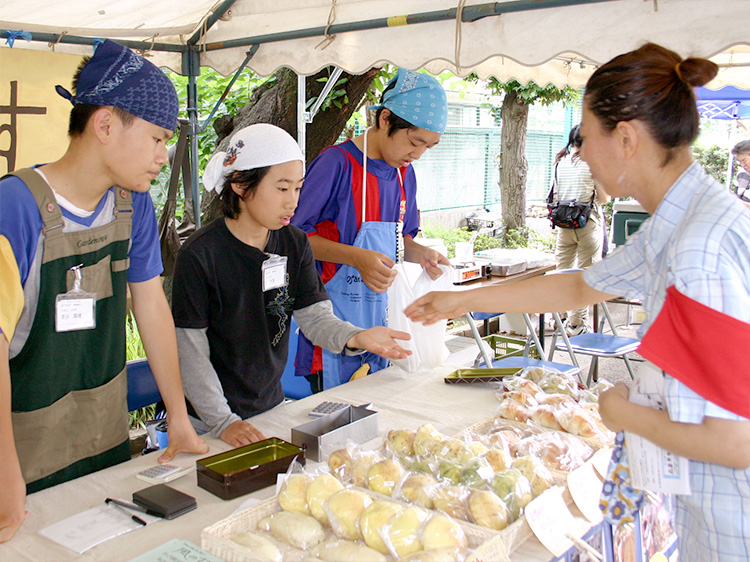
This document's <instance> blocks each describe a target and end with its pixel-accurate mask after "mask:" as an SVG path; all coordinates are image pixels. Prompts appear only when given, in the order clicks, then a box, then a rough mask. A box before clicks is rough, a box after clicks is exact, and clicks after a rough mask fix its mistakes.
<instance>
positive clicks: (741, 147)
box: [732, 140, 750, 156]
mask: <svg viewBox="0 0 750 562" xmlns="http://www.w3.org/2000/svg"><path fill="white" fill-rule="evenodd" d="M732 154H734V155H735V156H737V155H738V154H750V140H743V141H740V142H738V143H737V144H735V145H734V147H733V148H732Z"/></svg>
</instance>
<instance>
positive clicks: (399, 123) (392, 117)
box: [375, 80, 417, 137]
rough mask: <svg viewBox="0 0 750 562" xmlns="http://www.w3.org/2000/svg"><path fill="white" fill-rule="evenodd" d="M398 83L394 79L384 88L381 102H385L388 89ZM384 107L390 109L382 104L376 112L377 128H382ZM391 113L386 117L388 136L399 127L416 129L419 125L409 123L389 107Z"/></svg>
mask: <svg viewBox="0 0 750 562" xmlns="http://www.w3.org/2000/svg"><path fill="white" fill-rule="evenodd" d="M395 85H396V81H395V80H393V81H392V82H391V83H390V84H388V86H387V87H386V89H385V90H383V94H382V95H381V96H380V103H381V104H382V103H383V99H384V98H385V93H386V92H387V91H388V90H392V89H393V87H394V86H395ZM384 109H388V108H387V107H383V106H382V105H381V106H380V107H379V108H378V111H377V113H375V128H376V129H379V128H380V114H381V113H383V110H384ZM388 112H389V115H388V117H387V118H386V119H387V120H388V136H389V137H392V136H393V133H395V132H396V131H398V130H399V129H416V128H417V127H416V126H415V125H412V124H411V123H409V122H408V121H407V120H406V119H402V118H401V117H399V116H398V115H396V114H394V113H393V111H391V110H390V109H388Z"/></svg>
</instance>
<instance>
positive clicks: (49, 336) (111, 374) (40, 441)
mask: <svg viewBox="0 0 750 562" xmlns="http://www.w3.org/2000/svg"><path fill="white" fill-rule="evenodd" d="M14 175H16V176H18V177H19V178H21V179H22V180H23V181H24V183H26V185H27V186H28V188H29V190H30V191H31V193H32V194H33V196H34V198H35V199H36V202H37V205H38V206H39V212H40V213H41V216H42V220H43V221H44V228H43V246H41V248H42V254H41V271H40V275H39V297H38V298H39V300H38V303H37V308H36V313H35V315H34V321H33V324H32V326H31V331H30V333H29V336H28V339H27V341H26V343H25V344H24V345H23V347H22V348H21V350H20V351H19V353H18V354H17V355H16V356H14V357H13V358H12V359H11V360H10V374H11V394H12V416H13V432H14V436H15V441H16V448H17V450H18V457H19V460H20V463H21V470H22V472H23V475H24V480H25V481H26V483H27V490H28V492H29V493H31V492H34V491H37V490H42V489H44V488H48V487H50V486H54V485H55V484H59V483H61V482H65V481H67V480H72V479H73V478H77V477H79V476H83V475H84V474H88V473H90V472H94V471H96V470H100V469H102V468H106V467H108V466H111V465H113V464H117V463H119V462H123V461H126V460H128V459H129V458H130V446H129V441H128V422H127V419H128V418H127V378H126V373H125V311H126V290H127V269H128V266H129V258H128V250H129V245H130V235H131V231H132V214H133V205H132V193H131V192H130V191H128V190H125V189H120V188H118V189H116V190H115V209H114V213H115V220H114V221H112V222H110V223H108V224H106V225H103V226H99V227H94V228H89V229H85V230H82V231H79V232H63V217H62V211H61V210H60V207H59V206H58V205H57V202H56V201H55V197H54V194H53V193H52V190H51V189H50V187H49V186H48V185H47V183H46V182H45V181H44V180H43V179H42V178H41V177H40V176H39V174H37V173H36V172H34V171H33V170H29V169H25V170H18V171H16V172H14ZM36 259H39V256H37V258H36ZM79 264H83V267H82V268H81V273H82V276H83V279H82V289H83V290H84V291H87V292H93V293H96V300H97V302H96V328H95V329H91V330H75V331H70V332H56V331H55V298H56V297H57V295H59V294H62V293H66V292H67V291H69V290H70V289H71V288H72V287H73V280H74V273H73V272H72V271H71V268H72V267H74V266H77V265H79Z"/></svg>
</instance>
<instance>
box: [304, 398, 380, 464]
mask: <svg viewBox="0 0 750 562" xmlns="http://www.w3.org/2000/svg"><path fill="white" fill-rule="evenodd" d="M377 436H378V413H377V412H373V411H372V410H368V409H367V408H359V407H357V406H349V407H347V408H344V409H342V410H339V411H338V412H334V413H332V414H328V415H327V416H323V417H322V418H318V419H316V420H314V421H311V422H307V423H303V424H302V425H298V426H297V427H293V428H292V443H294V444H295V445H297V446H299V447H306V449H305V451H306V453H305V454H306V456H307V458H309V459H312V460H314V461H320V460H322V452H323V450H324V449H325V448H331V447H333V446H335V445H341V446H342V447H343V446H344V445H345V444H346V443H347V441H353V442H354V443H358V444H360V443H365V442H367V441H369V440H370V439H375V438H376V437H377Z"/></svg>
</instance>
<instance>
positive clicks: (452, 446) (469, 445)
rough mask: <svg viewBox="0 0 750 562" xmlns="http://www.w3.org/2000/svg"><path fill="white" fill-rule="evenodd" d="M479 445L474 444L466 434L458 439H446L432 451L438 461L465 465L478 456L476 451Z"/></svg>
mask: <svg viewBox="0 0 750 562" xmlns="http://www.w3.org/2000/svg"><path fill="white" fill-rule="evenodd" d="M477 447H479V445H477V444H474V443H473V440H472V439H470V438H469V437H468V436H467V435H466V434H462V435H460V436H458V437H446V438H445V439H443V440H442V441H441V442H440V444H439V445H438V446H436V447H434V448H433V449H432V454H433V455H434V456H435V457H436V458H437V459H438V460H445V461H450V462H456V463H458V464H463V463H465V462H466V461H467V460H469V459H470V458H472V457H475V456H476V453H475V452H474V449H475V448H477Z"/></svg>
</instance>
